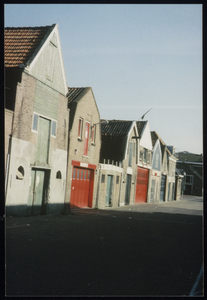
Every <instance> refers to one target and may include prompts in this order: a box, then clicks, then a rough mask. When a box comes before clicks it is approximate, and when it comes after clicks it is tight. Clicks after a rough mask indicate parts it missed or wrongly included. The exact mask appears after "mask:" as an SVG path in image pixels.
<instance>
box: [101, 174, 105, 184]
mask: <svg viewBox="0 0 207 300" xmlns="http://www.w3.org/2000/svg"><path fill="white" fill-rule="evenodd" d="M104 182H105V175H104V174H102V176H101V183H104Z"/></svg>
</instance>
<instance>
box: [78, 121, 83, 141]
mask: <svg viewBox="0 0 207 300" xmlns="http://www.w3.org/2000/svg"><path fill="white" fill-rule="evenodd" d="M82 130H83V119H82V118H79V123H78V138H79V139H81V140H82Z"/></svg>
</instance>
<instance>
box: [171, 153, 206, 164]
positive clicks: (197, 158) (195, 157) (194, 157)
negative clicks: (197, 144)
mask: <svg viewBox="0 0 207 300" xmlns="http://www.w3.org/2000/svg"><path fill="white" fill-rule="evenodd" d="M176 156H177V158H178V159H179V161H188V162H202V161H203V156H202V154H194V153H190V152H187V151H184V152H178V153H176Z"/></svg>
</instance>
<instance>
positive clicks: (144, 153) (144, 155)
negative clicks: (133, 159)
mask: <svg viewBox="0 0 207 300" xmlns="http://www.w3.org/2000/svg"><path fill="white" fill-rule="evenodd" d="M143 162H145V163H146V162H147V149H144V152H143Z"/></svg>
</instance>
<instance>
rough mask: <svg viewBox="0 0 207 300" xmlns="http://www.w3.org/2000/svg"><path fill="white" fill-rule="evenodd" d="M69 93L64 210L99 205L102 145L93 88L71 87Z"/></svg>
mask: <svg viewBox="0 0 207 300" xmlns="http://www.w3.org/2000/svg"><path fill="white" fill-rule="evenodd" d="M67 97H68V107H69V109H70V121H69V147H68V162H67V186H66V197H65V212H67V211H68V210H69V209H70V208H72V209H74V208H76V207H91V208H93V207H94V206H95V205H96V194H97V183H98V182H97V180H98V163H99V155H100V147H101V138H100V115H99V111H98V107H97V104H96V100H95V97H94V94H93V90H92V88H90V87H85V88H68V94H67ZM69 204H70V205H69Z"/></svg>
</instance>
